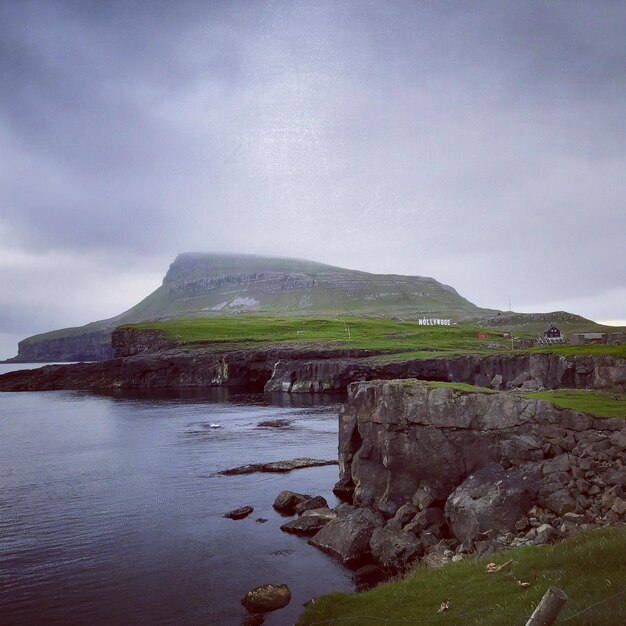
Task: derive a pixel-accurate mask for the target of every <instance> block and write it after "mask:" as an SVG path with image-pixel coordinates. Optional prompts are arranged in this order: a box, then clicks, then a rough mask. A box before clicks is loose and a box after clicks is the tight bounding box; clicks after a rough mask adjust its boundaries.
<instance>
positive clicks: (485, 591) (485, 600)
mask: <svg viewBox="0 0 626 626" xmlns="http://www.w3.org/2000/svg"><path fill="white" fill-rule="evenodd" d="M624 554H626V529H625V528H613V529H601V530H593V531H587V532H584V533H581V534H579V535H578V536H576V537H574V538H571V539H568V540H566V541H563V542H561V543H558V544H555V545H553V546H532V547H523V548H515V549H513V550H507V551H505V552H500V553H498V554H495V555H493V554H492V555H490V556H487V557H483V558H480V559H468V560H465V561H461V562H460V563H451V564H448V565H445V566H443V567H441V568H439V569H432V568H426V567H424V566H418V567H417V568H416V569H415V570H413V571H412V572H410V573H409V574H408V575H407V576H406V577H405V578H404V579H402V580H398V581H395V582H390V583H385V584H383V585H380V586H378V587H376V588H375V589H373V590H371V591H368V592H366V593H361V594H345V593H334V594H330V595H326V596H322V597H321V598H317V599H316V600H315V602H314V603H313V604H310V605H309V606H308V607H307V608H306V609H305V611H304V613H303V614H302V615H301V617H300V619H299V621H298V624H299V625H300V626H305V625H312V624H329V623H334V624H341V625H342V626H362V625H363V624H375V623H385V620H390V621H389V623H390V624H391V623H402V622H403V620H404V621H406V622H407V623H417V622H418V621H420V620H422V621H421V622H420V623H432V624H436V623H443V624H483V625H491V626H502V625H503V624H507V625H515V624H520V625H523V624H525V623H526V620H527V619H528V618H529V617H530V616H531V614H532V612H533V610H534V607H535V606H536V605H537V604H538V602H539V600H540V599H541V597H542V596H543V594H544V593H545V592H546V590H547V589H548V588H549V587H551V586H556V587H559V588H560V589H562V590H564V591H565V592H566V594H567V595H568V596H569V601H568V602H567V604H566V605H565V607H564V608H563V610H562V611H561V614H560V615H559V621H561V620H563V621H567V623H568V624H571V625H572V626H582V625H583V624H585V625H590V624H598V625H599V624H602V625H603V626H618V625H620V626H621V625H622V624H623V623H624V615H626V583H625V582H624V580H625V579H624ZM509 559H512V563H510V564H509V565H507V566H506V567H504V568H503V569H502V570H501V571H499V572H496V573H487V571H486V569H485V567H486V565H487V563H489V562H495V563H497V564H503V563H505V562H506V561H508V560H509ZM517 581H520V582H524V583H530V584H529V586H527V587H522V586H520V585H519V584H518V583H517ZM444 600H448V601H449V608H448V610H447V611H446V612H445V613H442V614H439V613H438V610H439V607H440V605H441V603H442V602H443V601H444ZM333 619H334V620H336V621H334V622H331V620H333ZM391 620H396V621H395V622H392V621H391Z"/></svg>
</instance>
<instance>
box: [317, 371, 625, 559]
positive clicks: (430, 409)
mask: <svg viewBox="0 0 626 626" xmlns="http://www.w3.org/2000/svg"><path fill="white" fill-rule="evenodd" d="M339 420H340V423H339V425H340V430H339V462H340V473H341V478H340V481H339V483H338V484H337V486H336V492H337V493H339V494H340V495H342V496H343V497H345V498H349V499H351V501H352V504H353V505H354V506H356V507H357V508H356V510H357V511H359V510H371V511H373V512H375V513H376V514H377V515H382V517H383V518H385V519H386V521H384V522H378V523H377V524H371V525H370V527H368V529H367V530H368V537H369V543H367V542H365V544H366V552H367V554H368V555H369V556H370V557H371V558H374V560H376V561H377V562H378V563H379V565H381V566H382V567H384V568H386V569H391V570H396V571H397V570H401V569H403V568H404V567H406V566H407V565H408V564H409V562H410V561H414V560H416V559H417V558H422V557H423V559H424V560H425V561H426V562H439V563H441V562H442V561H445V560H450V558H452V557H453V556H455V555H456V556H455V558H456V559H461V558H463V556H464V555H466V554H470V553H478V554H481V553H484V552H489V551H493V550H497V549H502V548H504V547H506V546H516V545H523V544H528V543H531V544H541V543H551V542H554V541H556V540H558V539H560V538H562V537H564V536H566V535H568V534H570V533H572V532H575V531H576V529H578V528H588V527H593V526H607V525H616V524H623V523H624V521H625V516H626V494H625V492H624V489H625V488H626V425H625V424H624V421H623V420H621V419H608V418H607V419H597V418H593V417H591V416H589V415H586V414H584V413H579V412H576V411H571V410H561V409H557V408H555V407H554V406H553V405H551V404H549V403H546V402H542V401H537V400H529V399H526V398H523V397H521V396H520V395H518V394H516V393H514V392H496V393H468V392H466V391H461V390H459V389H455V388H450V387H445V388H433V387H432V386H429V385H428V384H427V383H424V382H418V381H407V380H399V381H398V380H396V381H373V382H360V383H353V384H351V385H350V386H349V388H348V402H347V403H346V404H345V406H344V407H343V409H342V411H341V414H340V418H339ZM344 506H349V510H350V511H354V510H355V509H354V507H353V506H350V505H344ZM331 523H332V522H331ZM331 523H329V525H328V526H329V527H330V526H331ZM344 525H345V521H344ZM330 530H332V528H331V529H330ZM330 530H329V529H328V528H327V529H326V533H327V534H328V533H329V532H330ZM359 532H360V534H359V535H358V537H357V538H358V540H359V541H360V542H361V544H363V543H364V541H365V540H364V538H363V531H362V529H359ZM344 535H345V537H343V539H342V552H341V554H340V558H343V557H342V556H341V555H342V554H344V553H345V554H349V551H350V549H351V546H352V542H353V535H354V537H356V532H355V533H346V532H344ZM354 541H356V539H354ZM312 543H313V545H317V543H316V537H314V538H313V540H312ZM429 559H434V561H433V560H429Z"/></svg>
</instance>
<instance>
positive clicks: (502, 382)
mask: <svg viewBox="0 0 626 626" xmlns="http://www.w3.org/2000/svg"><path fill="white" fill-rule="evenodd" d="M113 346H114V349H115V351H116V354H117V356H118V358H116V359H114V360H112V361H111V362H109V363H101V364H83V365H80V366H68V367H63V366H58V367H57V368H56V369H53V370H50V369H44V370H43V371H41V370H34V371H32V372H22V373H19V374H14V375H13V376H12V377H10V378H7V377H0V390H15V389H92V388H97V387H99V388H115V387H147V388H150V387H161V388H165V387H171V388H177V387H194V386H195V387H207V386H213V387H214V386H243V387H248V388H249V389H251V390H254V391H261V390H263V389H264V390H265V391H267V392H287V393H317V392H325V393H328V392H345V391H346V388H347V386H348V385H349V384H350V383H352V382H354V381H359V380H374V379H394V378H417V379H420V380H430V381H444V382H445V381H450V382H463V383H468V384H471V385H478V386H491V387H493V388H494V389H508V388H522V389H536V388H546V389H559V388H561V387H574V388H590V389H611V390H624V389H626V359H621V358H617V357H610V356H602V355H596V356H589V357H559V356H556V355H550V354H533V355H521V356H520V355H512V356H492V357H481V356H465V357H456V358H452V359H443V358H439V359H424V360H421V359H420V360H407V361H388V362H384V361H383V360H382V359H384V358H385V357H384V355H382V356H381V355H376V353H375V352H374V351H371V350H357V349H350V350H344V349H316V348H305V347H298V346H285V347H282V348H276V347H263V348H256V349H240V350H237V349H233V348H228V349H226V348H224V349H219V348H216V347H215V345H212V346H210V347H202V346H200V347H194V348H193V349H190V348H186V347H185V346H180V345H178V343H177V342H176V340H170V339H167V338H165V337H163V335H161V333H160V332H159V331H150V330H147V331H146V330H143V331H138V330H137V329H121V330H118V331H116V332H115V333H114V335H113ZM72 354H73V355H74V357H76V360H80V358H81V356H80V354H79V353H75V352H74V353H72ZM371 357H376V359H377V360H376V361H374V360H372V358H371ZM218 371H222V372H227V375H224V374H219V375H217V374H215V372H218Z"/></svg>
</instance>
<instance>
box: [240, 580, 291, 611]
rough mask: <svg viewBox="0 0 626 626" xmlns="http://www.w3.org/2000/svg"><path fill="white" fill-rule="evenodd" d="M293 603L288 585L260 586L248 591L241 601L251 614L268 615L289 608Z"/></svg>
mask: <svg viewBox="0 0 626 626" xmlns="http://www.w3.org/2000/svg"><path fill="white" fill-rule="evenodd" d="M290 601H291V592H290V591H289V587H287V585H272V584H267V585H260V586H259V587H255V588H254V589H252V590H250V591H248V593H247V594H246V595H245V596H244V597H243V598H242V599H241V604H243V606H244V607H245V609H246V610H247V611H250V613H267V612H268V611H276V610H277V609H282V608H283V607H285V606H287V605H288V604H289V602H290Z"/></svg>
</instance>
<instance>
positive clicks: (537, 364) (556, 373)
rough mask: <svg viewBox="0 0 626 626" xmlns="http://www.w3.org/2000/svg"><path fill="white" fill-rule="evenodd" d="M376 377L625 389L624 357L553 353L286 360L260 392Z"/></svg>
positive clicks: (337, 385) (336, 386)
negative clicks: (565, 355) (433, 357)
mask: <svg viewBox="0 0 626 626" xmlns="http://www.w3.org/2000/svg"><path fill="white" fill-rule="evenodd" d="M377 378H380V379H392V378H418V379H420V380H433V381H444V382H445V381H449V382H462V383H467V384H470V385H477V386H479V387H493V388H494V389H510V388H516V387H520V388H524V389H537V388H540V387H542V388H545V389H560V388H561V387H573V388H578V389H585V388H587V389H626V359H622V358H617V357H611V356H603V355H595V356H584V357H578V356H577V357H562V356H558V355H555V354H531V355H511V356H504V355H494V356H462V357H454V358H449V359H443V358H438V359H419V360H418V359H413V360H407V361H392V362H387V363H384V362H382V359H381V362H380V363H377V362H375V361H372V360H371V359H368V360H367V361H364V360H358V361H357V360H350V359H341V360H338V359H331V358H326V359H324V360H318V361H306V360H303V359H299V358H298V359H295V358H292V359H284V360H282V361H280V362H277V363H276V364H275V365H274V368H273V371H272V377H271V379H270V380H269V382H268V383H267V386H266V391H286V392H289V393H308V392H312V391H344V390H345V389H346V387H347V386H348V384H350V383H351V382H353V381H357V380H374V379H377Z"/></svg>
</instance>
